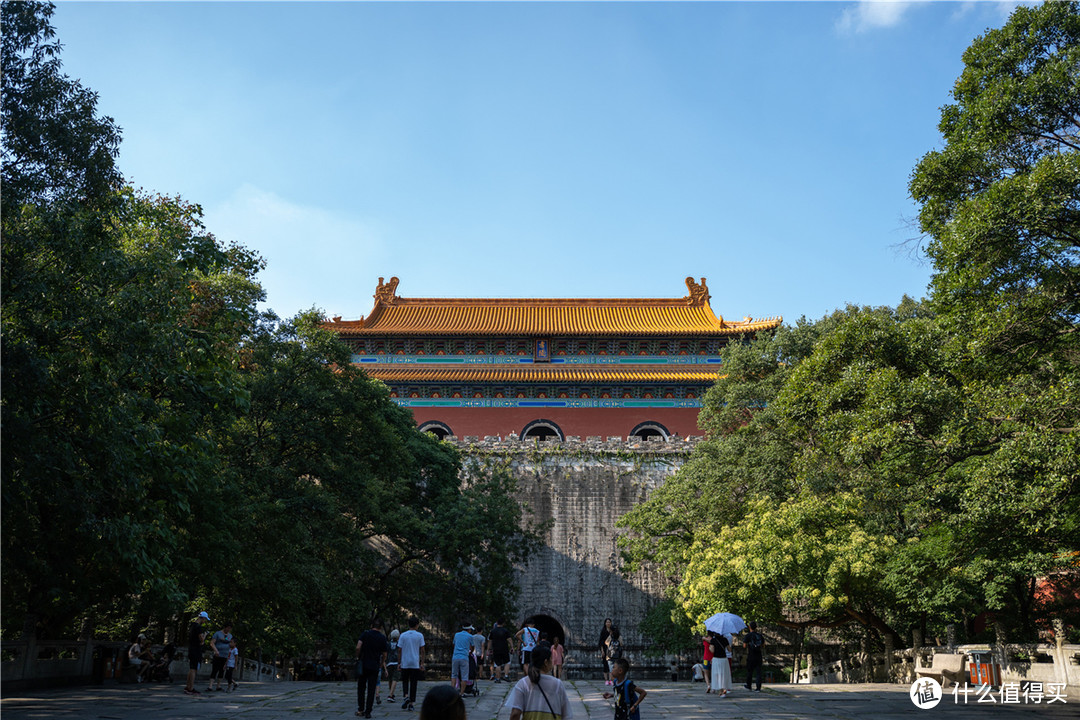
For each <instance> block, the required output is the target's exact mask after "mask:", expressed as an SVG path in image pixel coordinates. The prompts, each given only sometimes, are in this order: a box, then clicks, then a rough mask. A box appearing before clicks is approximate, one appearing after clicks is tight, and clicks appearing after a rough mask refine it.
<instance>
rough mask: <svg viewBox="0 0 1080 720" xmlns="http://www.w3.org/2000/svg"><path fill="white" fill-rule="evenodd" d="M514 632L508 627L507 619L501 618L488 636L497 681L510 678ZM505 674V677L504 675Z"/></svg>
mask: <svg viewBox="0 0 1080 720" xmlns="http://www.w3.org/2000/svg"><path fill="white" fill-rule="evenodd" d="M513 637H514V634H513V633H511V632H510V629H509V628H508V627H506V621H505V620H503V619H500V620H499V621H498V622H497V623H495V627H493V628H491V635H489V636H488V645H490V646H491V662H492V663H493V664H494V666H495V667H494V668H493V670H494V674H495V682H497V683H501V682H502V681H503V680H504V679H505V680H506V681H507V682H509V680H510V655H511V652H512V647H511V646H512V644H513ZM504 675H505V678H504V677H503V676H504Z"/></svg>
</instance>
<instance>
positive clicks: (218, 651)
mask: <svg viewBox="0 0 1080 720" xmlns="http://www.w3.org/2000/svg"><path fill="white" fill-rule="evenodd" d="M230 640H232V623H230V622H227V623H224V624H223V625H222V626H221V629H220V630H218V631H217V632H216V633H214V635H213V637H211V638H210V649H211V650H212V651H213V653H214V654H213V656H212V657H211V658H210V663H211V664H210V682H209V684H208V685H207V686H206V692H210V691H212V690H215V688H214V679H215V678H217V688H216V689H217V690H221V681H222V680H223V679H224V678H225V661H227V660H228V659H229V641H230Z"/></svg>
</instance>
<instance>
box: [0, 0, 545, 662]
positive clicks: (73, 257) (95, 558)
mask: <svg viewBox="0 0 1080 720" xmlns="http://www.w3.org/2000/svg"><path fill="white" fill-rule="evenodd" d="M51 13H52V6H51V5H47V4H42V3H29V2H27V3H14V2H5V3H4V4H3V22H4V38H3V50H4V58H3V63H4V67H3V69H4V78H3V83H4V84H3V93H4V95H3V121H4V126H3V183H4V197H3V203H4V205H3V217H2V219H0V221H2V231H3V242H2V244H0V251H2V254H3V255H2V260H3V266H2V280H0V282H2V292H3V297H4V302H3V305H2V307H0V313H2V323H3V333H4V343H3V345H2V353H3V355H2V361H3V387H4V393H3V398H2V425H3V441H4V453H3V455H2V458H0V463H2V492H3V498H2V500H3V502H2V505H0V513H2V522H3V527H4V533H3V539H2V542H3V546H2V549H3V557H4V563H3V565H2V568H0V570H2V579H3V582H2V594H3V597H2V599H3V604H4V608H5V610H6V612H5V613H4V616H3V623H4V624H3V631H4V634H5V636H7V635H9V634H11V633H14V632H18V631H20V630H22V629H24V628H25V627H28V625H24V614H25V616H26V618H27V620H28V621H29V625H33V626H34V629H35V630H36V632H38V633H39V634H41V635H43V636H62V635H64V634H65V633H68V632H70V630H71V628H72V627H73V626H74V624H75V623H77V622H79V621H80V620H82V619H87V618H91V619H93V621H94V622H96V623H97V624H98V627H100V628H105V629H108V630H110V631H114V632H123V633H125V634H127V633H128V632H130V631H131V630H133V629H142V628H144V627H146V626H147V624H148V623H151V622H154V623H156V624H158V625H172V626H173V627H174V628H175V627H176V626H177V625H179V626H180V628H182V627H183V621H182V620H179V621H178V620H176V618H178V617H182V616H183V615H184V613H186V612H190V611H192V610H194V609H204V608H206V609H212V610H213V612H214V614H215V616H216V617H230V616H231V618H232V619H233V620H234V622H235V624H236V627H237V629H238V630H239V631H240V632H241V633H242V636H243V637H244V639H245V643H246V645H247V646H248V647H252V646H256V645H257V646H261V647H262V648H263V649H264V650H265V651H267V652H289V651H300V650H309V649H311V648H312V647H313V646H314V644H316V643H322V644H335V645H336V646H337V648H338V649H339V650H348V649H350V648H351V646H352V642H354V641H355V637H356V633H357V632H358V631H359V629H361V626H363V625H364V624H365V623H366V621H367V620H368V619H369V618H370V617H372V615H374V614H376V613H380V614H387V615H395V614H396V615H405V614H411V613H420V614H438V613H447V612H450V610H451V609H452V608H454V607H456V606H458V604H459V603H467V604H468V606H469V607H470V609H471V610H474V611H478V612H488V613H490V614H493V615H494V614H498V613H501V612H503V611H505V610H506V605H507V602H508V601H509V599H510V598H511V597H513V595H514V593H515V591H516V588H515V587H514V585H513V582H512V581H510V580H509V579H508V578H510V577H512V573H511V571H510V570H511V566H512V564H513V563H514V562H516V561H518V560H521V559H522V558H523V556H524V554H525V553H526V552H527V549H528V548H529V547H530V546H531V545H532V544H533V543H534V542H535V540H536V538H535V535H534V534H533V533H531V532H530V531H529V530H527V529H525V530H522V529H521V528H522V525H521V509H520V506H519V505H518V503H517V502H516V501H515V499H514V496H513V493H514V485H513V482H512V481H511V480H510V479H509V478H508V476H506V475H505V474H499V473H491V472H487V471H486V470H484V469H482V468H474V469H470V470H469V471H468V472H467V473H466V472H463V471H462V467H461V459H460V457H459V456H458V453H457V451H456V450H455V449H454V448H453V447H451V446H448V445H444V444H441V443H439V442H437V441H436V440H434V439H433V438H432V437H431V436H429V435H426V434H421V433H419V432H417V431H416V428H415V424H414V423H413V420H412V417H411V415H409V413H408V412H406V411H404V410H402V409H401V408H399V407H397V406H396V405H395V404H394V403H393V402H392V401H391V400H390V397H389V393H388V391H387V389H386V388H385V386H383V385H381V384H380V383H378V382H375V381H373V380H371V379H370V378H368V377H367V376H365V375H364V374H363V373H362V372H361V371H360V370H358V369H356V368H354V367H353V366H352V365H351V364H350V354H349V350H348V348H347V347H346V346H344V345H343V344H342V343H341V342H340V341H339V340H338V339H337V337H336V336H335V335H333V334H332V333H330V332H328V331H326V330H323V329H321V328H320V323H321V318H320V316H319V315H318V313H315V312H311V313H306V314H303V315H301V316H300V317H298V318H296V319H294V320H292V321H289V322H280V321H279V320H277V318H275V317H272V316H265V317H260V316H259V314H258V313H257V311H256V309H255V306H256V303H257V302H258V301H260V300H262V299H263V292H262V289H261V288H260V286H259V285H258V283H257V282H256V275H257V273H258V272H259V271H260V270H261V269H262V267H263V262H262V260H261V259H260V258H259V257H257V256H256V255H255V254H253V253H251V252H250V251H248V250H245V249H244V248H240V247H235V246H228V245H226V244H223V243H221V242H219V241H218V240H217V239H216V238H214V237H213V235H211V234H210V233H208V232H207V231H206V228H205V227H204V226H203V224H202V221H201V215H202V213H201V209H200V208H199V207H198V206H197V205H193V204H190V203H186V202H184V201H182V200H180V199H179V198H163V197H154V196H148V195H145V194H142V193H136V192H133V191H132V190H131V189H129V188H123V187H121V186H120V185H119V173H118V172H117V170H116V168H115V166H114V164H113V160H114V157H115V155H116V147H117V143H118V142H119V131H118V129H117V128H116V126H115V124H114V123H113V122H112V120H111V119H109V118H101V117H98V116H97V114H96V110H95V104H96V96H95V95H94V94H93V93H92V92H90V91H89V90H86V89H85V88H83V87H82V86H81V85H79V84H78V83H77V82H74V81H72V80H70V79H68V78H67V77H66V76H64V75H63V74H61V73H60V62H59V55H58V52H59V45H58V44H56V43H55V42H52V37H53V31H52V29H51V27H50V26H49V22H48V21H49V17H50V15H51Z"/></svg>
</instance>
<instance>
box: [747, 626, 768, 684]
mask: <svg viewBox="0 0 1080 720" xmlns="http://www.w3.org/2000/svg"><path fill="white" fill-rule="evenodd" d="M743 647H744V648H746V685H744V686H743V687H745V688H746V689H747V690H750V689H751V688H750V685H751V684H752V683H751V680H752V679H753V677H754V673H755V672H756V673H757V689H756V691H757V692H761V670H762V664H763V658H762V655H763V650H762V648H764V647H765V636H764V635H762V634H761V633H759V632H758V631H757V623H756V622H751V623H750V632H748V633H747V634H746V637H744V638H743Z"/></svg>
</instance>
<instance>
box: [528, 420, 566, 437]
mask: <svg viewBox="0 0 1080 720" xmlns="http://www.w3.org/2000/svg"><path fill="white" fill-rule="evenodd" d="M521 439H522V440H539V441H541V442H543V441H545V440H551V439H555V440H564V439H566V436H564V435H563V431H562V428H560V427H559V426H558V425H556V424H555V423H553V422H551V421H550V420H533V421H532V422H531V423H529V424H528V425H526V426H525V428H524V429H523V430H522V431H521Z"/></svg>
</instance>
